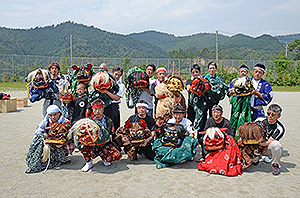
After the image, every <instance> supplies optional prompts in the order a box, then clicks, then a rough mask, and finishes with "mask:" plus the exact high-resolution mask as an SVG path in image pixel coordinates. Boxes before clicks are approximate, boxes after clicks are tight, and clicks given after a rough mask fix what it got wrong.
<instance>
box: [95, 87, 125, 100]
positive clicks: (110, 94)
mask: <svg viewBox="0 0 300 198" xmlns="http://www.w3.org/2000/svg"><path fill="white" fill-rule="evenodd" d="M100 92H101V93H105V94H107V95H108V96H109V97H110V98H111V99H113V100H115V101H118V100H120V98H121V96H118V95H116V94H113V93H111V92H109V91H107V89H105V90H102V91H100Z"/></svg>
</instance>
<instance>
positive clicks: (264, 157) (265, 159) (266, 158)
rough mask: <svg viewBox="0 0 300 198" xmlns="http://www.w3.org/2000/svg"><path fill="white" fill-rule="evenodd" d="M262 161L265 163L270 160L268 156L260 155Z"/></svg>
mask: <svg viewBox="0 0 300 198" xmlns="http://www.w3.org/2000/svg"><path fill="white" fill-rule="evenodd" d="M262 158H263V160H264V162H266V163H270V162H271V161H272V160H270V158H269V157H268V156H262Z"/></svg>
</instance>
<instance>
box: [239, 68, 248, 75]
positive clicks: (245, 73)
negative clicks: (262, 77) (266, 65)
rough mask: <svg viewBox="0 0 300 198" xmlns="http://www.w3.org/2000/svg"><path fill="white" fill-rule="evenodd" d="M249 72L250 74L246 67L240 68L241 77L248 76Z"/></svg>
mask: <svg viewBox="0 0 300 198" xmlns="http://www.w3.org/2000/svg"><path fill="white" fill-rule="evenodd" d="M247 74H248V71H247V70H246V69H240V71H239V75H240V77H244V76H247Z"/></svg>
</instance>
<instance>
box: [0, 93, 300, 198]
mask: <svg viewBox="0 0 300 198" xmlns="http://www.w3.org/2000/svg"><path fill="white" fill-rule="evenodd" d="M10 93H11V95H12V97H26V93H25V92H13V91H12V92H10ZM299 99H300V92H299V93H283V92H281V93H274V100H273V101H272V102H273V103H278V104H280V105H281V106H282V107H283V114H282V118H280V120H281V121H282V123H283V124H284V125H285V127H286V134H285V136H284V137H283V138H282V140H281V141H280V142H281V144H282V145H283V147H284V152H283V157H282V168H281V174H280V175H279V176H273V175H272V174H271V167H270V164H266V163H264V162H261V163H260V164H259V165H258V166H250V167H249V168H248V169H247V170H246V172H244V173H243V175H242V176H237V177H233V178H230V177H226V176H222V175H212V174H208V173H206V172H203V171H198V170H197V163H196V162H195V161H189V162H185V163H183V164H180V165H176V166H173V167H170V168H164V169H156V168H155V163H154V162H152V161H149V160H147V159H146V158H145V157H144V156H143V155H139V156H138V161H135V162H131V161H130V160H129V159H127V155H126V154H124V155H123V157H122V159H121V160H120V161H118V162H114V163H113V164H112V166H110V167H105V166H104V165H103V164H102V161H101V160H100V158H97V159H95V160H93V164H94V167H93V169H92V171H89V172H87V173H83V172H81V171H80V169H81V168H82V166H83V165H84V163H85V162H84V160H83V158H82V156H81V154H79V153H75V154H74V155H72V156H70V158H71V160H72V162H71V163H70V164H67V165H61V166H60V167H59V168H56V169H52V170H47V172H45V173H35V174H25V173H24V171H25V170H26V168H27V167H26V163H25V158H26V153H27V151H28V147H29V145H30V143H31V141H32V137H33V133H34V130H35V128H36V126H37V125H38V124H39V122H40V121H41V120H42V113H41V110H42V102H36V103H34V104H32V103H31V104H30V105H29V106H28V107H25V108H18V110H17V111H15V112H10V113H0V126H1V129H0V131H1V132H0V133H1V138H0V145H1V149H0V153H1V159H0V160H1V161H0V162H1V163H0V164H1V165H0V173H1V179H0V180H1V186H0V192H1V193H0V197H54V196H55V197H208V196H209V197H299V196H300V168H299V164H300V154H299V153H300V152H299V148H300V146H299V142H300V135H299V131H298V130H299V126H300V125H299V123H300V114H299V112H300V100H299ZM221 104H222V105H223V107H224V112H225V113H224V116H225V117H227V118H228V117H229V111H230V106H229V104H228V98H225V99H224V100H223V101H222V102H221ZM131 114H132V110H128V109H127V108H126V104H125V99H123V102H122V107H121V115H122V123H123V122H124V121H125V119H126V118H128V117H129V116H130V115H131ZM197 150H198V154H197V155H196V157H195V158H196V159H197V158H198V157H199V148H198V149H197Z"/></svg>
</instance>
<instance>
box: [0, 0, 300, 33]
mask: <svg viewBox="0 0 300 198" xmlns="http://www.w3.org/2000/svg"><path fill="white" fill-rule="evenodd" d="M0 4H1V7H0V26H1V27H8V28H21V29H29V28H35V27H45V26H49V25H57V24H60V23H62V22H66V21H73V22H75V23H80V24H84V25H88V26H91V25H93V26H94V27H97V28H99V29H102V30H106V31H109V32H114V33H119V34H130V33H138V32H143V31H147V30H155V31H159V32H165V33H169V34H174V35H175V36H187V35H192V34H196V33H204V32H208V33H214V32H216V30H218V31H219V33H220V34H224V35H228V36H232V35H235V34H238V33H242V34H245V35H249V36H252V37H257V36H260V35H262V34H270V35H273V36H276V35H286V34H293V33H300V22H299V19H300V1H299V0H285V1H283V0H263V1H262V0H85V1H82V0H47V1H46V0H0Z"/></svg>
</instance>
